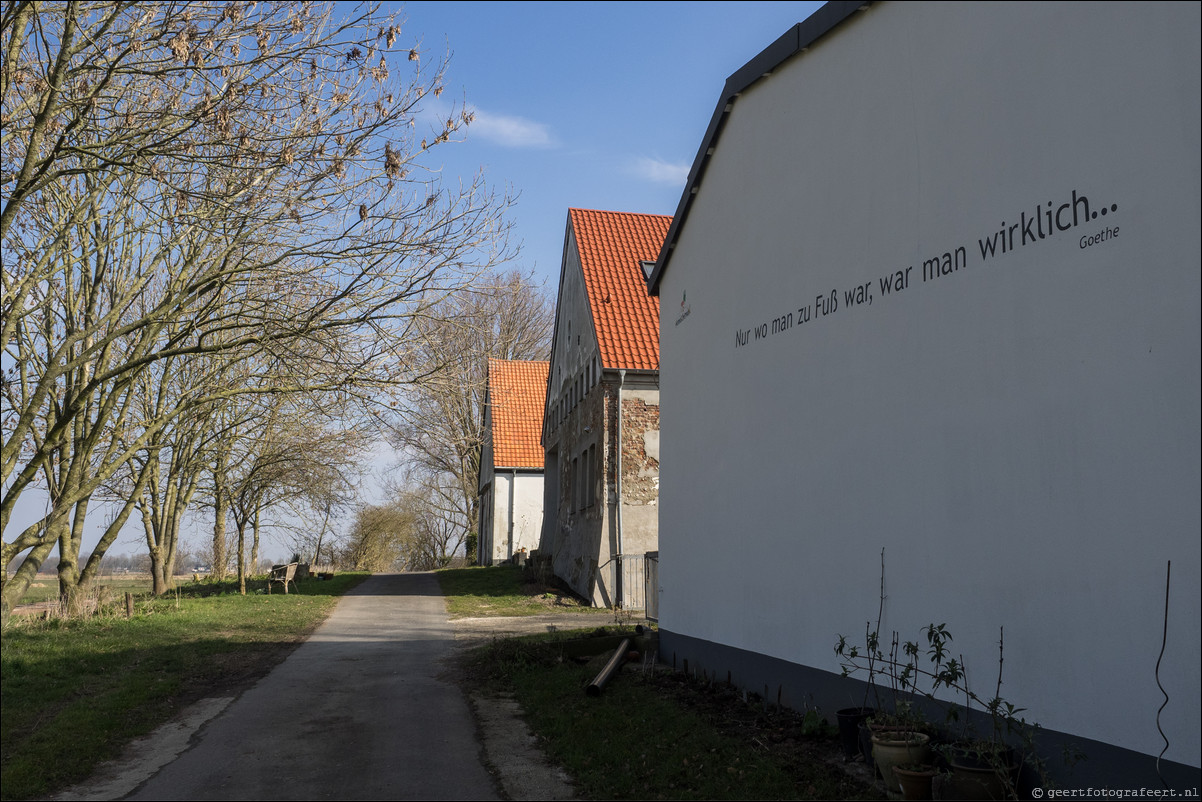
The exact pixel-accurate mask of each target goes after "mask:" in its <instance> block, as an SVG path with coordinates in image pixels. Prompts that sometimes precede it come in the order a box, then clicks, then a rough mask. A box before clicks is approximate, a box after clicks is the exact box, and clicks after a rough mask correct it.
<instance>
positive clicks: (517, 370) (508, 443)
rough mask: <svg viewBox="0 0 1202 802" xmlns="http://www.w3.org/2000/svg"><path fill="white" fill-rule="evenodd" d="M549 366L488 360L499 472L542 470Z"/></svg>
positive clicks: (494, 441) (495, 456)
mask: <svg viewBox="0 0 1202 802" xmlns="http://www.w3.org/2000/svg"><path fill="white" fill-rule="evenodd" d="M549 364H550V363H548V362H519V361H515V360H510V359H490V360H488V399H489V404H490V406H491V409H492V447H493V464H494V465H495V466H496V467H498V468H540V469H541V468H542V467H543V447H542V443H541V439H542V434H543V407H544V403H543V402H544V399H545V398H546V397H547V368H548V366H549Z"/></svg>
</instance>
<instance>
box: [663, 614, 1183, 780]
mask: <svg viewBox="0 0 1202 802" xmlns="http://www.w3.org/2000/svg"><path fill="white" fill-rule="evenodd" d="M832 642H833V641H832ZM659 659H660V662H662V663H665V664H667V665H670V666H672V667H674V668H676V669H680V670H683V669H684V668H685V665H686V662H687V665H688V670H689V673H690V674H695V675H697V676H703V677H708V678H710V679H712V680H715V681H718V682H726V680H727V677H728V676H729V677H730V681H731V683H732V684H734V685H735V686H737V687H740V688H746V689H747V690H748V691H750V692H752V693H757V694H760V695H762V696H763V697H764V698H765V699H766V700H767V701H768V702H769V703H771V704H775V703H776V701H777V699H778V698H779V699H780V703H781V704H782V705H784V706H786V707H790V708H793V709H797V710H803V709H808V708H815V707H816V708H817V709H818V710H819V712H820V713H822V715H823V716H824V717H825V718H826V720H827V721H829V722H830V723H831V724H834V723H835V711H836V710H840V709H842V708H845V707H858V706H860V704H861V703H862V702H863V700H864V695H865V689H866V684H865V683H864V682H863V681H861V680H857V679H853V678H850V677H843V676H840V675H839V674H838V673H837V672H836V671H823V670H821V669H817V668H811V667H810V666H803V665H801V664H799V663H791V662H789V661H787V660H782V659H780V658H778V657H769V656H768V655H765V654H759V653H758V652H750V651H747V650H745V649H739V648H736V647H734V646H725V645H723V644H720V643H714V642H713V641H707V640H701V639H700V638H694V637H691V636H689V635H681V634H678V633H675V632H672V631H671V630H667V629H663V628H661V629H660V630H659ZM836 660H837V658H836V657H835V655H834V654H833V653H832V654H831V667H832V668H837V662H836ZM879 693H880V694H882V695H885V694H890V693H891V692H890V691H889V690H888V689H887V688H881V689H879ZM1020 701H1021V700H1020ZM1104 703H1105V702H1104V700H1099V704H1104ZM871 704H872V702H871V700H870V701H869V705H871ZM1030 712H1031V713H1034V712H1035V711H1030ZM1155 714H1156V711H1155V710H1153V711H1150V712H1149V715H1150V716H1155ZM980 715H981V717H982V718H983V719H985V726H986V727H988V719H987V718H985V716H984V714H980ZM927 717H928V719H929V720H931V721H940V720H941V718H942V714H941V713H938V712H936V711H934V710H932V711H929V712H928V713H927ZM1032 718H1033V719H1034V720H1036V721H1038V716H1037V715H1032ZM1036 745H1037V749H1038V751H1039V753H1040V754H1041V755H1043V756H1044V757H1046V758H1047V763H1048V770H1049V773H1050V774H1051V776H1052V778H1053V780H1054V782H1055V785H1056V786H1057V787H1059V788H1061V789H1074V788H1080V789H1085V788H1093V789H1094V790H1095V791H1096V790H1098V789H1102V788H1107V789H1139V788H1146V789H1149V790H1150V791H1154V790H1155V789H1161V788H1165V787H1167V788H1170V789H1174V790H1175V791H1176V796H1177V797H1183V796H1184V792H1185V791H1190V790H1192V791H1194V792H1197V789H1198V788H1199V786H1200V785H1202V769H1199V768H1197V767H1193V766H1187V765H1185V764H1183V763H1176V762H1173V761H1168V760H1162V761H1161V763H1160V774H1159V775H1158V774H1157V769H1156V758H1155V756H1149V755H1145V754H1141V753H1139V752H1134V751H1132V750H1130V749H1124V748H1122V747H1118V746H1114V745H1112V744H1107V743H1102V742H1101V741H1094V740H1091V739H1088V738H1081V737H1077V736H1074V735H1070V734H1068V733H1062V732H1056V731H1055V730H1047V729H1041V730H1040V732H1039V735H1038V737H1037V739H1036ZM1065 745H1070V746H1072V747H1075V748H1077V749H1080V750H1081V752H1082V753H1083V754H1084V755H1085V759H1084V760H1081V761H1080V762H1078V763H1077V764H1076V766H1075V767H1073V768H1071V769H1070V768H1069V767H1067V766H1065V765H1064V764H1063V762H1062V761H1061V759H1060V756H1061V754H1063V748H1064V746H1065ZM1161 777H1163V778H1164V780H1163V782H1162V781H1161ZM1095 795H1096V794H1095Z"/></svg>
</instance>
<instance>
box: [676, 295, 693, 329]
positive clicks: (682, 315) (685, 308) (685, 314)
mask: <svg viewBox="0 0 1202 802" xmlns="http://www.w3.org/2000/svg"><path fill="white" fill-rule="evenodd" d="M687 297H688V293H687V292H682V293H681V294H680V316H679V317H677V318H676V325H677V326H679V325H680V324H681V323H683V322H684V319H685V318H686V317H688V316H689V312H691V311H692V307H690V306H686V305H685V299H686V298H687Z"/></svg>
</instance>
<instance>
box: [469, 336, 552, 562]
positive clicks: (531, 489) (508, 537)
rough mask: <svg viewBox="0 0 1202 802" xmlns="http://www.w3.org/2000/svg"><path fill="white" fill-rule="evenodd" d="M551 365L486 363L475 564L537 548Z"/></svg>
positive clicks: (497, 559) (502, 361)
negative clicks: (545, 401)
mask: <svg viewBox="0 0 1202 802" xmlns="http://www.w3.org/2000/svg"><path fill="white" fill-rule="evenodd" d="M546 386H547V363H546V362H535V361H519V360H510V359H490V360H488V387H487V389H486V390H485V397H484V443H483V445H482V446H481V450H480V536H479V540H478V541H477V562H478V563H479V564H480V565H493V564H494V563H502V562H505V561H506V560H509V559H512V558H513V556H514V555H515V554H517V553H519V552H523V551H525V552H531V551H533V550H534V549H536V548H538V540H539V536H540V534H541V532H542V526H543V449H542V446H541V445H540V444H539V437H540V436H541V434H542V429H543V394H544V392H545V391H546Z"/></svg>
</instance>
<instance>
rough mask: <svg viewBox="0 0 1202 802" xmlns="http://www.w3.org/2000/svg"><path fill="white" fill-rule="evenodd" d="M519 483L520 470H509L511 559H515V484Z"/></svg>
mask: <svg viewBox="0 0 1202 802" xmlns="http://www.w3.org/2000/svg"><path fill="white" fill-rule="evenodd" d="M517 483H518V472H517V471H516V470H513V471H510V472H509V559H511V560H512V559H513V486H514V485H516V484H517Z"/></svg>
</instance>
